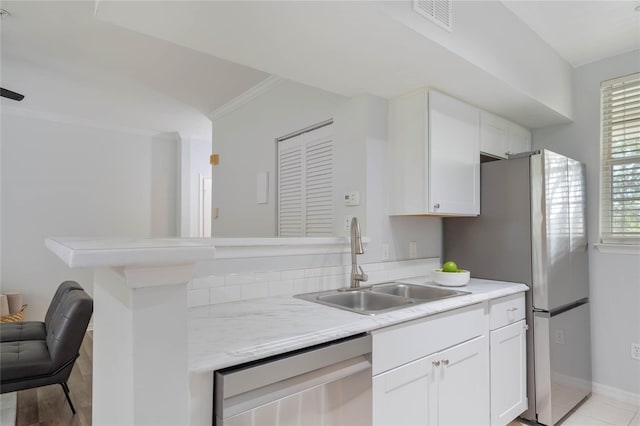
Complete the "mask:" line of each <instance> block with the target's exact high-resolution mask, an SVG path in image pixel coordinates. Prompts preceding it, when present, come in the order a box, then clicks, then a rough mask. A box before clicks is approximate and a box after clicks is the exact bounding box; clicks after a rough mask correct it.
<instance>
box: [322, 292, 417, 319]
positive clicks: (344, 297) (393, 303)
mask: <svg viewBox="0 0 640 426" xmlns="http://www.w3.org/2000/svg"><path fill="white" fill-rule="evenodd" d="M317 301H318V302H319V303H324V304H326V305H332V306H336V307H340V308H344V309H348V310H350V311H355V312H362V313H366V314H371V313H374V312H375V313H378V312H383V311H387V310H389V309H395V308H397V307H402V306H405V305H410V304H412V303H414V301H413V300H411V299H407V298H404V297H397V296H393V295H389V294H385V293H374V292H372V291H369V290H356V291H343V292H339V293H335V294H328V295H325V296H318V298H317Z"/></svg>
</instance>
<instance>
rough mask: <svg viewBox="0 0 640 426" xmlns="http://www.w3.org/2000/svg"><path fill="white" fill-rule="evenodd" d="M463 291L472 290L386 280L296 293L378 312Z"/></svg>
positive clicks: (330, 303)
mask: <svg viewBox="0 0 640 426" xmlns="http://www.w3.org/2000/svg"><path fill="white" fill-rule="evenodd" d="M464 294H469V292H466V291H459V290H452V289H445V288H438V287H429V286H423V285H417V284H403V283H384V284H375V285H373V286H371V287H363V288H361V289H358V290H351V289H340V290H329V291H320V292H315V293H306V294H297V295H295V296H294V297H297V298H298V299H303V300H308V301H310V302H315V303H320V304H323V305H327V306H331V307H334V308H338V309H344V310H347V311H351V312H356V313H359V314H365V315H376V314H381V313H384V312H389V311H393V310H396V309H400V308H405V307H408V306H411V305H416V304H420V303H427V302H432V301H435V300H440V299H444V298H447V297H455V296H461V295H464Z"/></svg>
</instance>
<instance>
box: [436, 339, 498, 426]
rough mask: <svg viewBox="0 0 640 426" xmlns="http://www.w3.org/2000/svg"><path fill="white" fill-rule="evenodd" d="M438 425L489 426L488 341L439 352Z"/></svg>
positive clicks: (473, 342)
mask: <svg viewBox="0 0 640 426" xmlns="http://www.w3.org/2000/svg"><path fill="white" fill-rule="evenodd" d="M439 358H440V362H441V366H442V368H441V370H440V372H438V376H439V377H438V424H439V425H442V426H445V425H456V426H462V425H473V426H479V425H488V424H489V423H490V414H489V404H490V400H489V391H490V388H489V370H488V369H487V366H488V365H489V339H488V337H487V336H481V337H477V338H475V339H473V340H470V341H468V342H465V343H461V344H459V345H457V346H454V347H452V348H451V349H447V350H446V351H443V352H440V355H439Z"/></svg>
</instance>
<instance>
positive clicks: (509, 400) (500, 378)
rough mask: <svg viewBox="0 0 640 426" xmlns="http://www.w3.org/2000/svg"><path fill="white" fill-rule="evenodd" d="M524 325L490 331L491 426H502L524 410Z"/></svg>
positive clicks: (525, 396) (515, 324)
mask: <svg viewBox="0 0 640 426" xmlns="http://www.w3.org/2000/svg"><path fill="white" fill-rule="evenodd" d="M526 335H527V333H526V325H525V321H524V320H521V321H518V322H516V323H513V324H511V325H507V326H504V327H502V328H499V329H497V330H492V331H491V425H492V426H503V425H506V424H508V423H509V422H510V421H511V420H513V419H514V418H516V417H518V416H519V415H520V414H522V412H523V411H524V410H526V409H527V365H526V363H527V354H526V345H527V337H526Z"/></svg>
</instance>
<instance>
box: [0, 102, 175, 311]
mask: <svg viewBox="0 0 640 426" xmlns="http://www.w3.org/2000/svg"><path fill="white" fill-rule="evenodd" d="M47 117H48V116H45V115H43V114H35V113H34V114H32V113H29V112H24V111H23V112H22V113H20V114H15V113H10V112H9V111H7V108H5V109H3V111H2V129H1V135H0V136H1V141H2V145H1V160H2V163H1V170H0V171H1V184H2V187H1V197H2V198H1V206H2V212H1V218H2V222H1V229H2V234H1V247H2V276H1V282H0V283H1V286H2V291H20V292H22V293H24V299H25V303H28V304H29V307H28V309H27V315H26V317H27V319H32V320H42V318H44V314H45V311H46V309H47V308H48V305H49V302H50V300H51V297H52V295H53V292H54V291H55V289H56V287H57V286H58V284H59V283H60V282H62V281H64V280H68V279H73V280H76V281H78V282H79V283H80V284H81V285H82V286H83V287H85V289H87V290H88V292H89V293H92V287H93V277H92V272H91V271H90V270H79V269H75V270H71V269H69V268H67V267H66V266H65V265H64V264H63V263H62V262H61V261H60V260H59V259H58V258H57V257H55V255H53V253H51V252H50V251H49V250H48V249H46V248H45V246H44V240H45V238H47V237H51V236H66V237H69V236H81V237H91V236H94V237H118V236H126V237H149V236H151V235H156V236H166V235H174V234H175V212H173V211H172V209H175V195H172V194H171V191H173V192H174V193H175V179H176V177H175V173H176V171H175V165H173V166H172V164H175V163H174V160H173V159H171V156H172V155H174V154H173V152H174V151H175V142H174V141H172V140H170V139H169V140H168V139H166V138H161V140H159V141H157V142H158V143H157V144H156V143H154V141H153V138H152V136H151V135H150V134H141V133H137V134H136V133H125V132H122V131H114V130H108V129H106V128H98V127H91V126H87V125H84V124H79V123H74V122H73V120H67V121H66V122H62V121H60V120H57V121H56V120H52V119H49V118H51V117H49V118H47ZM56 119H57V118H56ZM152 163H153V165H152ZM159 175H162V176H163V178H162V179H158V176H159ZM152 176H154V177H155V179H154V178H152ZM172 217H173V219H172Z"/></svg>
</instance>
